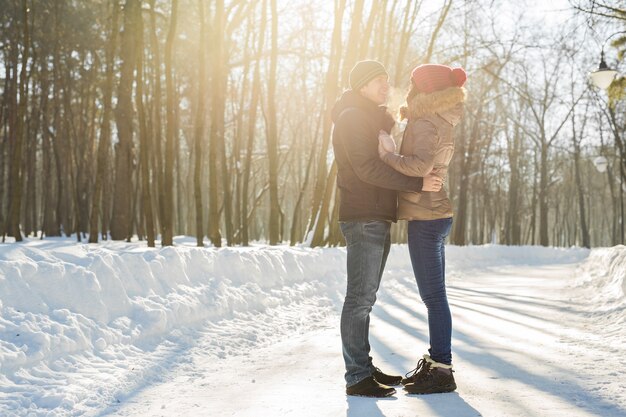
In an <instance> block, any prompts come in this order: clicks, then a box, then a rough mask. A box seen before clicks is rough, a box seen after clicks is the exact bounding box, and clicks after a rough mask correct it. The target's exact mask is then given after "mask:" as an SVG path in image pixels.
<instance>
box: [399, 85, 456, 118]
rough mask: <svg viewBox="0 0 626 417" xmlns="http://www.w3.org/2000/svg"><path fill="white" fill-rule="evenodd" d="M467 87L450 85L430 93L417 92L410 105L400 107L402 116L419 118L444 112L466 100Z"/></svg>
mask: <svg viewBox="0 0 626 417" xmlns="http://www.w3.org/2000/svg"><path fill="white" fill-rule="evenodd" d="M465 96H466V92H465V88H463V87H450V88H446V89H445V90H441V91H435V92H433V93H430V94H417V95H415V96H414V97H413V98H411V100H410V102H409V103H408V107H403V108H401V109H400V114H401V115H402V118H408V119H418V118H420V117H423V116H427V115H431V114H435V113H443V112H445V111H447V110H450V109H452V108H453V107H454V106H456V105H457V104H459V103H463V102H465Z"/></svg>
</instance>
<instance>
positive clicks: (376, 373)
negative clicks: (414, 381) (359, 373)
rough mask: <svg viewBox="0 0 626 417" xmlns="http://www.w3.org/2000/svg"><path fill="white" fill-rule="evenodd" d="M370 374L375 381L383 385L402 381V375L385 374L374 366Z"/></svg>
mask: <svg viewBox="0 0 626 417" xmlns="http://www.w3.org/2000/svg"><path fill="white" fill-rule="evenodd" d="M372 376H373V377H374V378H375V379H376V381H378V382H380V383H381V384H384V385H390V386H395V385H400V381H402V377H401V376H400V375H387V374H386V373H384V372H383V371H381V370H380V368H374V370H373V371H372Z"/></svg>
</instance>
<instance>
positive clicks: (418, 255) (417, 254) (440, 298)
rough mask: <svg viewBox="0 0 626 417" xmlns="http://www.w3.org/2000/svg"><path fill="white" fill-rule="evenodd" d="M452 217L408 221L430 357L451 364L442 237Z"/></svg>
mask: <svg viewBox="0 0 626 417" xmlns="http://www.w3.org/2000/svg"><path fill="white" fill-rule="evenodd" d="M451 227H452V218H451V217H450V218H447V219H438V220H412V221H410V222H409V230H408V235H409V237H408V240H409V253H410V255H411V264H412V265H413V273H414V274H415V280H416V281H417V288H418V289H419V293H420V297H421V298H422V301H423V302H424V304H425V305H426V308H427V310H428V331H429V334H430V349H428V352H429V354H430V357H431V358H432V359H433V360H435V361H437V362H439V363H444V364H446V365H450V364H452V317H451V315H450V306H449V305H448V297H447V295H446V271H445V269H446V254H445V245H444V241H445V240H446V237H447V236H448V234H449V233H450V228H451Z"/></svg>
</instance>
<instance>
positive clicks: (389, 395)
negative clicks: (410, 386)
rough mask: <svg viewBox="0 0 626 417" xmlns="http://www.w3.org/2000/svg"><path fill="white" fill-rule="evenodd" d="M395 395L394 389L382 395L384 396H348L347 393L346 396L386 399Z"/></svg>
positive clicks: (351, 395)
mask: <svg viewBox="0 0 626 417" xmlns="http://www.w3.org/2000/svg"><path fill="white" fill-rule="evenodd" d="M395 393H396V390H395V389H394V390H393V391H390V392H389V393H387V394H384V395H366V394H348V393H346V395H348V396H350V397H363V398H387V397H391V396H392V395H394V394H395Z"/></svg>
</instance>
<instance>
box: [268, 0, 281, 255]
mask: <svg viewBox="0 0 626 417" xmlns="http://www.w3.org/2000/svg"><path fill="white" fill-rule="evenodd" d="M270 5H271V11H272V13H271V20H272V49H271V54H270V71H269V80H268V87H267V113H268V115H267V118H268V132H267V156H268V161H269V184H270V219H269V243H270V245H277V244H279V243H280V241H281V236H280V225H279V218H280V216H281V215H282V212H281V210H280V204H279V201H278V127H277V121H276V102H275V100H276V65H277V60H278V13H277V11H276V0H270Z"/></svg>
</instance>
